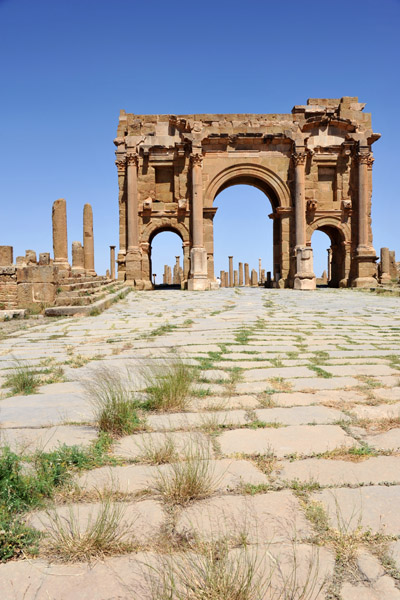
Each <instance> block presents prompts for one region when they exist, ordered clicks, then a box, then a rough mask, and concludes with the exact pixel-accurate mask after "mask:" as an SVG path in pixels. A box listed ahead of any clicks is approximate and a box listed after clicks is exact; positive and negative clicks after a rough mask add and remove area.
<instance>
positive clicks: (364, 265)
mask: <svg viewBox="0 0 400 600" xmlns="http://www.w3.org/2000/svg"><path fill="white" fill-rule="evenodd" d="M376 259H377V257H376V255H375V251H374V250H372V251H371V250H370V249H363V248H357V255H356V257H355V261H356V268H357V277H356V279H354V280H353V281H352V283H351V285H352V287H356V288H376V286H377V285H378V281H377V279H376V277H374V275H375V274H376V264H375V263H376Z"/></svg>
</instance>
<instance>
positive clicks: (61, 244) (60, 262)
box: [52, 198, 69, 269]
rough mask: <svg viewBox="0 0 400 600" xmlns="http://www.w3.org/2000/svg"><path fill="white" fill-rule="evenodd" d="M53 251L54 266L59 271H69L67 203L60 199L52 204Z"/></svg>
mask: <svg viewBox="0 0 400 600" xmlns="http://www.w3.org/2000/svg"><path fill="white" fill-rule="evenodd" d="M52 221H53V250H54V265H55V266H58V267H59V268H60V269H69V263H68V239H67V203H66V201H65V200H64V198H60V199H59V200H56V201H55V202H54V203H53V210H52Z"/></svg>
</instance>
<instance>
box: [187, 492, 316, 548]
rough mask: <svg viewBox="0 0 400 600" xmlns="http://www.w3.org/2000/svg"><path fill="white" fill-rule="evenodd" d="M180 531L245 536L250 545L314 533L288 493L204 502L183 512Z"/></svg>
mask: <svg viewBox="0 0 400 600" xmlns="http://www.w3.org/2000/svg"><path fill="white" fill-rule="evenodd" d="M177 529H178V531H181V532H184V531H192V532H194V533H195V534H198V535H199V536H201V537H203V538H206V539H210V538H211V539H218V538H222V537H225V536H227V535H228V536H231V537H234V536H240V535H241V534H245V535H246V539H247V540H248V543H256V542H258V541H261V540H262V541H263V543H270V542H272V543H277V542H283V541H286V542H288V541H289V540H292V539H294V537H296V535H297V536H298V537H301V536H307V535H309V534H310V533H311V528H310V525H309V523H308V521H307V520H306V518H305V517H304V514H303V513H302V511H301V509H300V506H299V503H298V500H297V499H296V498H295V496H294V495H293V494H292V493H291V492H290V491H288V490H284V491H281V492H270V493H268V494H258V495H256V496H247V497H243V496H217V497H215V498H211V499H209V500H202V501H201V502H197V503H196V504H194V505H193V506H190V507H189V508H186V509H184V510H183V512H182V513H181V515H180V517H179V519H178V523H177Z"/></svg>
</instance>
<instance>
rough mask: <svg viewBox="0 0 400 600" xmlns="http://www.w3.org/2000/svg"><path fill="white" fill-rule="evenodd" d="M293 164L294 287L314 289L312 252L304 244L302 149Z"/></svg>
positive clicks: (303, 157) (304, 217)
mask: <svg viewBox="0 0 400 600" xmlns="http://www.w3.org/2000/svg"><path fill="white" fill-rule="evenodd" d="M292 157H293V161H294V164H295V181H296V187H295V219H296V274H295V278H294V289H296V290H315V289H316V278H315V275H314V272H313V252H312V249H311V248H310V247H307V246H306V202H305V166H306V159H307V154H306V152H305V151H304V149H302V150H300V151H297V152H295V153H294V154H293V155H292Z"/></svg>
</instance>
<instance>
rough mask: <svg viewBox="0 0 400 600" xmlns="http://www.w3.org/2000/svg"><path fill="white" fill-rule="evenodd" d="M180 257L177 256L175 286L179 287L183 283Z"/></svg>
mask: <svg viewBox="0 0 400 600" xmlns="http://www.w3.org/2000/svg"><path fill="white" fill-rule="evenodd" d="M179 259H180V256H175V261H176V262H175V265H174V284H175V285H179V284H180V283H181V276H180V271H181V267H180V264H179Z"/></svg>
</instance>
